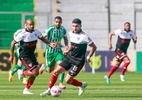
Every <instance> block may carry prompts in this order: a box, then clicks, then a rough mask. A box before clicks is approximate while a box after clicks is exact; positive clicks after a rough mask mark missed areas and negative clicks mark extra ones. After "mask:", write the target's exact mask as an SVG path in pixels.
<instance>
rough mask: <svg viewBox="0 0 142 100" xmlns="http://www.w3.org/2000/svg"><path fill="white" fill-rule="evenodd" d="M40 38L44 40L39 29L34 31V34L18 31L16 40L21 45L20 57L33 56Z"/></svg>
mask: <svg viewBox="0 0 142 100" xmlns="http://www.w3.org/2000/svg"><path fill="white" fill-rule="evenodd" d="M38 38H42V33H41V32H39V31H38V30H37V29H34V30H33V31H32V32H29V31H27V30H25V29H21V30H18V34H17V35H16V36H15V37H14V40H15V41H16V42H18V43H19V47H20V50H19V53H20V56H22V57H23V56H24V57H28V56H31V55H33V54H34V51H35V48H36V44H37V40H38Z"/></svg>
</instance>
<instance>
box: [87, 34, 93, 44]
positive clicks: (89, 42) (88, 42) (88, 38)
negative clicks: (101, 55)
mask: <svg viewBox="0 0 142 100" xmlns="http://www.w3.org/2000/svg"><path fill="white" fill-rule="evenodd" d="M85 42H86V43H87V44H88V45H90V44H91V43H92V42H93V41H92V39H91V38H90V37H89V36H88V35H87V34H86V36H85Z"/></svg>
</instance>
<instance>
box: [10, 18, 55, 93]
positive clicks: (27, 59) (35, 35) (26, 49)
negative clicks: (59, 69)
mask: <svg viewBox="0 0 142 100" xmlns="http://www.w3.org/2000/svg"><path fill="white" fill-rule="evenodd" d="M25 25H26V28H25V29H21V32H20V33H19V34H18V35H17V36H16V37H15V38H14V40H13V41H12V42H11V47H10V57H9V59H8V62H13V59H14V48H15V44H16V43H20V46H19V48H20V50H19V54H20V60H21V61H22V63H23V64H24V66H25V67H26V69H27V70H26V71H23V72H22V73H21V74H24V75H26V76H29V79H28V82H27V84H26V86H25V89H24V90H23V94H33V93H32V92H30V91H29V88H30V87H31V86H32V84H33V83H34V81H35V78H36V76H38V74H39V64H38V62H37V59H36V57H35V54H34V51H35V48H36V44H37V40H38V39H40V40H41V41H42V42H44V43H46V44H48V45H50V46H51V47H53V48H55V47H56V46H57V45H56V43H50V42H49V41H48V40H47V39H45V38H43V36H42V34H41V32H39V31H38V30H37V29H34V22H33V20H31V19H28V20H27V21H26V23H25Z"/></svg>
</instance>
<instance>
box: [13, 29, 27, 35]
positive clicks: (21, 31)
mask: <svg viewBox="0 0 142 100" xmlns="http://www.w3.org/2000/svg"><path fill="white" fill-rule="evenodd" d="M25 32H26V31H25V29H18V30H17V31H16V32H15V34H19V33H25Z"/></svg>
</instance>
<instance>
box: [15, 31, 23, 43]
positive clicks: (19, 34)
mask: <svg viewBox="0 0 142 100" xmlns="http://www.w3.org/2000/svg"><path fill="white" fill-rule="evenodd" d="M14 40H15V41H16V42H19V41H21V40H23V35H22V34H21V33H18V34H17V35H16V36H15V37H14Z"/></svg>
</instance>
